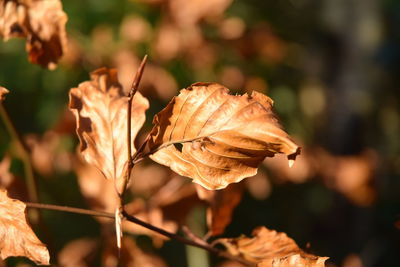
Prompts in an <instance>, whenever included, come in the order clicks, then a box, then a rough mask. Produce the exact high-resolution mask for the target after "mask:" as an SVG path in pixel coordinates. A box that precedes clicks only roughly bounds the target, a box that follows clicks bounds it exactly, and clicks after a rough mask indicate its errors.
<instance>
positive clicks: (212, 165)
mask: <svg viewBox="0 0 400 267" xmlns="http://www.w3.org/2000/svg"><path fill="white" fill-rule="evenodd" d="M150 135H151V139H150V140H149V142H148V149H149V150H150V151H156V152H155V153H154V154H152V155H151V156H150V157H151V158H152V159H153V160H155V161H157V162H158V163H160V164H163V165H166V166H168V167H170V168H171V169H172V170H174V171H175V172H177V173H178V174H180V175H183V176H187V177H190V178H192V179H193V181H194V182H195V183H198V184H200V185H202V186H204V187H205V188H207V189H210V190H212V189H222V188H225V187H226V186H227V185H229V184H231V183H236V182H239V181H240V180H242V179H244V178H246V177H249V176H252V175H255V174H256V173H257V167H258V165H259V164H260V163H261V162H262V161H263V160H264V158H265V157H273V156H274V155H275V154H276V153H284V154H286V155H287V156H288V158H289V162H291V161H292V160H294V159H295V158H296V156H297V155H298V154H299V153H300V148H299V147H298V146H297V145H296V144H295V143H294V142H293V141H292V140H291V139H290V137H289V136H288V135H287V134H286V133H285V132H284V131H283V130H282V129H281V126H280V125H279V123H278V120H277V119H276V117H275V114H274V113H273V111H272V100H271V99H270V98H269V97H267V96H265V95H263V94H261V93H258V92H253V93H252V94H251V95H243V96H232V95H229V90H228V89H227V88H225V87H224V86H222V85H220V84H216V83H196V84H193V85H192V86H190V87H189V88H187V89H183V90H181V93H180V94H179V96H177V97H175V98H174V99H173V100H172V101H171V102H170V103H169V104H168V105H167V107H166V108H165V109H163V110H162V111H161V112H160V113H158V114H157V115H156V116H155V118H154V128H153V129H152V131H151V134H150ZM174 143H183V147H182V150H180V149H177V147H175V146H174V145H171V144H174Z"/></svg>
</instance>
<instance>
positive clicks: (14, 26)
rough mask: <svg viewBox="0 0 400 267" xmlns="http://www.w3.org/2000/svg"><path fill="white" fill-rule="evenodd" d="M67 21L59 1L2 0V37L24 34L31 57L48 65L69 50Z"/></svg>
mask: <svg viewBox="0 0 400 267" xmlns="http://www.w3.org/2000/svg"><path fill="white" fill-rule="evenodd" d="M66 22H67V16H66V15H65V13H64V12H63V10H62V4H61V1H59V0H0V37H2V38H4V40H6V41H7V40H8V39H10V38H12V37H25V38H26V50H27V51H28V53H29V60H30V61H31V62H32V63H35V64H39V65H41V66H43V67H45V68H50V69H54V68H55V67H56V64H57V62H58V60H59V59H60V57H61V56H62V55H63V53H64V52H65V50H66V47H67V37H66V32H65V24H66Z"/></svg>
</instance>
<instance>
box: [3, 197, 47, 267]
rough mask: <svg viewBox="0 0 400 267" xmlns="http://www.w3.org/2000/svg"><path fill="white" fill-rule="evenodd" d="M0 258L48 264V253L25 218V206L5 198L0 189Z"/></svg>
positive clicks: (17, 201)
mask: <svg viewBox="0 0 400 267" xmlns="http://www.w3.org/2000/svg"><path fill="white" fill-rule="evenodd" d="M0 240H1V242H0V257H1V258H2V259H5V258H7V257H10V256H24V257H28V258H29V259H31V260H32V261H34V262H35V263H37V264H45V265H48V264H49V259H50V256H49V252H48V250H47V248H46V246H45V245H44V244H42V242H40V240H39V239H38V238H37V237H36V235H35V234H34V232H33V231H32V229H31V227H30V226H29V225H28V223H27V221H26V217H25V204H24V203H23V202H21V201H19V200H16V199H11V198H9V197H7V191H5V190H3V189H0Z"/></svg>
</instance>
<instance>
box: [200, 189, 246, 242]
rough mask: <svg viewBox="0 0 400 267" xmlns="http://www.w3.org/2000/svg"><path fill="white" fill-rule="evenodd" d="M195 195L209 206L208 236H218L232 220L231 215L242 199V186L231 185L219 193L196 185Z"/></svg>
mask: <svg viewBox="0 0 400 267" xmlns="http://www.w3.org/2000/svg"><path fill="white" fill-rule="evenodd" d="M196 189H197V194H198V196H199V198H200V199H203V200H205V201H206V202H208V204H209V205H210V206H209V208H208V209H207V224H208V229H209V230H208V234H207V235H209V236H214V235H220V234H222V233H223V232H224V230H225V228H226V226H228V225H229V224H230V222H231V220H232V214H233V211H234V209H235V208H236V206H237V205H238V204H239V202H240V200H241V199H242V194H243V184H242V183H236V184H231V185H229V186H228V187H227V188H225V189H223V190H219V191H213V190H207V189H205V188H203V187H202V186H199V185H197V186H196Z"/></svg>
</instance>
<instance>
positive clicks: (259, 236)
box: [215, 227, 328, 267]
mask: <svg viewBox="0 0 400 267" xmlns="http://www.w3.org/2000/svg"><path fill="white" fill-rule="evenodd" d="M253 236H254V237H252V238H249V237H244V236H242V237H238V238H221V239H217V240H216V241H215V244H222V245H223V246H225V247H226V249H227V250H228V252H229V253H230V254H232V255H234V256H241V257H243V258H245V259H246V260H248V261H251V262H254V263H257V266H259V267H295V266H298V267H303V266H304V267H323V266H325V261H326V260H327V259H328V257H318V256H314V255H311V254H307V253H305V252H304V251H302V250H301V249H300V248H299V247H298V246H297V245H296V243H295V242H294V241H293V239H291V238H289V237H288V236H287V235H286V234H285V233H278V232H276V231H274V230H269V229H267V228H266V227H258V228H256V229H254V230H253Z"/></svg>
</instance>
